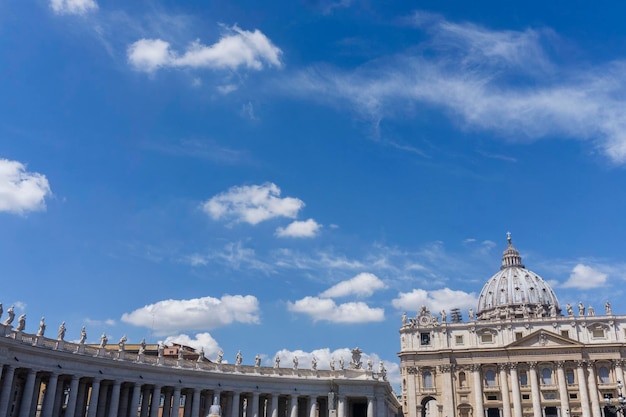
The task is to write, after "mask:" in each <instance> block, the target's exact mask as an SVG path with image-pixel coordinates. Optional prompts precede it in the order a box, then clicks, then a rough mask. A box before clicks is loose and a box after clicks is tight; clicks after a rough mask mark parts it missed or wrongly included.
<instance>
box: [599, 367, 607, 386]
mask: <svg viewBox="0 0 626 417" xmlns="http://www.w3.org/2000/svg"><path fill="white" fill-rule="evenodd" d="M598 376H599V377H600V383H601V384H608V383H609V368H607V367H606V366H601V367H600V369H598Z"/></svg>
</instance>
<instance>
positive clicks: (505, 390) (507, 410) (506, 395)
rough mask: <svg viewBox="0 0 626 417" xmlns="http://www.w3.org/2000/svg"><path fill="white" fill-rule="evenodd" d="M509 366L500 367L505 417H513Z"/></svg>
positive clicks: (501, 365)
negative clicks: (508, 373)
mask: <svg viewBox="0 0 626 417" xmlns="http://www.w3.org/2000/svg"><path fill="white" fill-rule="evenodd" d="M507 365H508V364H505V363H501V364H499V365H498V369H499V370H500V392H501V393H502V416H503V417H511V398H510V396H509V381H508V378H507V373H506V368H507V367H508V366H507ZM448 415H450V414H448Z"/></svg>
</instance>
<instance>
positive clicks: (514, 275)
mask: <svg viewBox="0 0 626 417" xmlns="http://www.w3.org/2000/svg"><path fill="white" fill-rule="evenodd" d="M507 240H508V246H507V248H506V250H505V251H504V253H503V254H502V266H501V267H500V271H499V272H498V273H496V274H495V275H494V276H492V277H491V278H490V279H489V281H487V283H486V284H485V286H484V287H483V289H482V291H481V292H480V296H479V297H478V310H477V312H476V317H477V319H478V320H496V319H508V318H523V317H549V316H557V315H560V314H561V308H560V307H559V300H557V298H556V295H555V294H554V291H552V288H551V287H550V285H549V284H548V283H547V282H546V281H544V279H543V278H541V277H540V276H539V275H537V274H536V273H534V272H532V271H530V270H528V269H526V267H525V266H524V265H523V264H522V257H521V256H520V254H519V252H518V251H517V249H515V248H514V247H513V243H512V242H511V236H510V234H509V236H508V238H507Z"/></svg>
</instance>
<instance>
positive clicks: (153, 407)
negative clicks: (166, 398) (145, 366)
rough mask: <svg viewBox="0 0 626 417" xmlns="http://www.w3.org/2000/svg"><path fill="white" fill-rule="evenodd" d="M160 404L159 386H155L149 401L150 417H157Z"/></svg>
mask: <svg viewBox="0 0 626 417" xmlns="http://www.w3.org/2000/svg"><path fill="white" fill-rule="evenodd" d="M160 404H161V386H160V385H155V386H154V388H153V389H152V398H151V399H150V417H159V405H160Z"/></svg>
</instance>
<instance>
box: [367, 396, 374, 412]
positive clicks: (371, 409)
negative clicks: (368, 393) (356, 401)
mask: <svg viewBox="0 0 626 417" xmlns="http://www.w3.org/2000/svg"><path fill="white" fill-rule="evenodd" d="M367 417H374V397H367Z"/></svg>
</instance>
